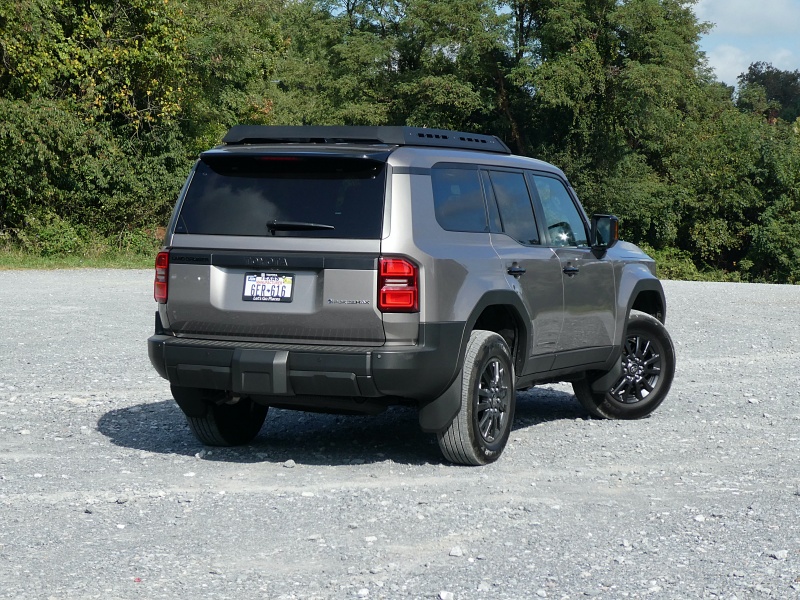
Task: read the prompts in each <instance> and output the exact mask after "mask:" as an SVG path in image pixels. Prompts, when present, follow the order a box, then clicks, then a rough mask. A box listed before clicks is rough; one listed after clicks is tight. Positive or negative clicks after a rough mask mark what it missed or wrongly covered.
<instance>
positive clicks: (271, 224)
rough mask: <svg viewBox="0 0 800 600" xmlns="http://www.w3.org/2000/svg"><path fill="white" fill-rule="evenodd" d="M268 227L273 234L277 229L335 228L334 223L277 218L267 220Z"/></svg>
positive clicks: (308, 229) (309, 229)
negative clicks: (324, 223) (281, 219)
mask: <svg viewBox="0 0 800 600" xmlns="http://www.w3.org/2000/svg"><path fill="white" fill-rule="evenodd" d="M267 229H269V232H270V233H271V234H272V235H275V232H276V231H315V230H318V229H334V226H333V225H323V224H322V223H304V222H302V221H278V220H277V219H275V220H272V221H268V222H267Z"/></svg>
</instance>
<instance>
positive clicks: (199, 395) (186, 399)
mask: <svg viewBox="0 0 800 600" xmlns="http://www.w3.org/2000/svg"><path fill="white" fill-rule="evenodd" d="M172 396H173V397H174V398H175V401H176V402H177V403H178V406H180V407H181V410H183V413H184V414H185V415H186V421H187V422H188V423H189V428H190V429H191V430H192V433H194V435H195V437H196V438H197V439H198V440H200V441H201V442H202V443H204V444H206V445H208V446H241V445H243V444H247V443H249V442H251V441H252V440H253V438H255V437H256V436H257V435H258V432H259V431H261V426H262V425H263V424H264V419H265V418H266V417H267V408H268V407H266V406H262V405H260V404H256V403H255V402H253V401H252V400H251V399H250V398H238V399H236V401H235V402H226V400H225V398H226V397H225V392H222V391H219V390H204V389H199V388H186V387H179V386H172Z"/></svg>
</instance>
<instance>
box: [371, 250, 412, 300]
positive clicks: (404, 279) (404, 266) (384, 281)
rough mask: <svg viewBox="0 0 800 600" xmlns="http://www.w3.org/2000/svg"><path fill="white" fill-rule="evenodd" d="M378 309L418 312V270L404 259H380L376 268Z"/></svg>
mask: <svg viewBox="0 0 800 600" xmlns="http://www.w3.org/2000/svg"><path fill="white" fill-rule="evenodd" d="M378 309H379V310H380V311H381V312H418V311H419V269H418V268H417V266H416V265H415V264H414V263H412V262H411V261H408V260H406V259H404V258H381V259H380V261H379V266H378Z"/></svg>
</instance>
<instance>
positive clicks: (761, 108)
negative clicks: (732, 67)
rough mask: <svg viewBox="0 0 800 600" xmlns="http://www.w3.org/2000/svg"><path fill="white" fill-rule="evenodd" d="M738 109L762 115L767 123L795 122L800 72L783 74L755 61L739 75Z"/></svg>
mask: <svg viewBox="0 0 800 600" xmlns="http://www.w3.org/2000/svg"><path fill="white" fill-rule="evenodd" d="M739 87H740V91H739V98H738V101H737V106H739V108H741V109H743V110H750V111H753V112H757V113H760V114H763V115H764V116H765V117H766V118H767V119H768V120H770V121H774V119H776V118H777V119H783V120H784V121H787V122H789V123H792V122H793V121H794V120H795V119H797V118H798V117H800V70H798V71H781V70H780V69H776V68H775V67H773V66H772V65H771V64H769V63H765V62H755V63H753V64H751V65H750V67H749V68H748V69H747V72H746V73H742V74H741V75H739Z"/></svg>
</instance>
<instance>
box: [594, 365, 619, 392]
mask: <svg viewBox="0 0 800 600" xmlns="http://www.w3.org/2000/svg"><path fill="white" fill-rule="evenodd" d="M620 377H622V356H620V357H619V358H618V359H617V361H616V362H615V363H614V365H613V366H612V367H611V369H610V370H609V371H608V373H606V374H605V375H602V376H600V377H599V378H597V379H595V380H594V381H593V382H592V391H593V392H594V393H595V394H605V393H606V392H607V391H608V390H610V389H611V386H612V385H614V384H615V383H617V381H619V378H620Z"/></svg>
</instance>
